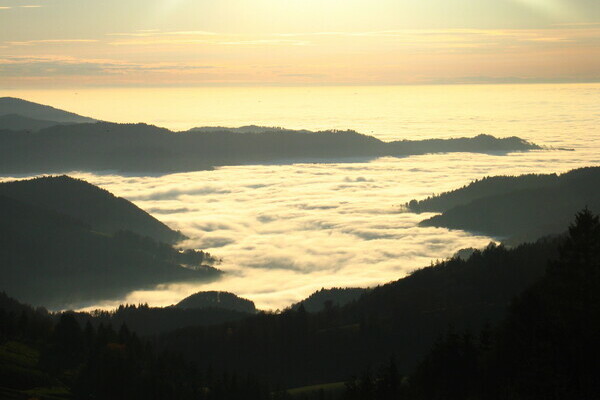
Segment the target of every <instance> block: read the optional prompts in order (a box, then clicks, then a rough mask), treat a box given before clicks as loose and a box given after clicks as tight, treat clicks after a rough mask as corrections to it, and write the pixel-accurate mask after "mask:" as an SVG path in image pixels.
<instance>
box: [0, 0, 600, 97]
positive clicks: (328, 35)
mask: <svg viewBox="0 0 600 400" xmlns="http://www.w3.org/2000/svg"><path fill="white" fill-rule="evenodd" d="M599 80H600V2H598V1H597V0H568V1H567V0H478V1H477V2H475V1H472V0H468V1H467V0H454V1H450V2H449V1H447V0H444V1H442V0H420V1H419V2H417V1H413V0H410V1H408V0H393V1H392V0H371V1H366V0H344V1H342V0H321V1H317V0H256V1H252V2H250V1H242V0H219V1H205V0H120V1H117V0H104V1H95V0H39V1H33V0H32V1H31V2H30V1H25V0H0V89H1V88H5V89H9V88H47V87H52V88H63V87H111V86H195V85H207V84H208V85H215V84H216V85H244V84H252V85H290V84H292V85H293V84H308V85H327V84H349V85H357V84H418V83H504V82H513V83H514V82H589V81H599Z"/></svg>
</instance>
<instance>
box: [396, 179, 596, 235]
mask: <svg viewBox="0 0 600 400" xmlns="http://www.w3.org/2000/svg"><path fill="white" fill-rule="evenodd" d="M598 182H600V167H588V168H580V169H576V170H572V171H570V172H567V173H564V174H561V175H555V174H552V175H523V176H518V177H507V176H499V177H491V178H485V179H482V180H478V181H475V182H473V183H471V184H469V185H467V186H465V187H463V188H460V189H457V190H455V191H451V192H447V193H442V194H441V195H438V196H434V197H430V198H428V199H425V200H421V201H417V200H412V201H411V202H409V203H408V204H407V207H408V209H409V210H411V211H413V212H442V214H441V215H437V216H434V217H431V218H429V219H426V220H425V221H422V222H421V225H423V226H436V227H444V228H450V229H462V230H466V231H470V232H479V233H484V234H487V235H490V236H497V237H502V238H508V239H509V241H510V242H511V243H516V242H520V241H524V240H535V239H537V238H538V237H541V236H544V235H549V234H558V233H561V232H564V231H565V230H566V229H567V227H568V226H569V222H570V221H571V218H572V216H573V215H574V214H575V213H576V212H577V211H578V210H580V209H582V208H583V207H585V206H589V207H591V208H592V209H600V185H598Z"/></svg>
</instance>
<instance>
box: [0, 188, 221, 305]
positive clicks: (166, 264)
mask: <svg viewBox="0 0 600 400" xmlns="http://www.w3.org/2000/svg"><path fill="white" fill-rule="evenodd" d="M151 236H152V237H154V238H155V239H159V240H160V239H164V240H174V239H176V238H178V237H181V235H180V234H178V233H177V232H174V231H172V230H170V229H169V228H168V227H166V226H165V225H163V224H162V223H160V222H159V221H157V220H156V219H154V218H153V217H151V216H150V215H148V214H146V213H145V212H144V211H142V210H140V209H139V208H137V207H136V206H134V205H133V204H131V203H129V202H127V201H126V200H124V199H120V198H116V197H114V196H113V195H111V194H110V193H108V192H106V191H104V190H102V189H99V188H97V187H95V186H93V185H90V184H88V183H86V182H83V181H78V180H75V179H72V178H68V177H47V178H38V179H33V180H29V181H24V182H9V183H3V184H0V290H5V291H7V292H9V293H10V294H11V295H13V296H16V297H18V298H20V299H22V300H24V301H26V302H28V303H32V304H36V305H39V304H43V305H45V306H47V307H50V308H53V309H61V308H67V307H80V306H84V305H89V304H93V303H97V302H99V301H102V300H107V299H118V298H120V297H122V296H124V295H125V294H127V293H128V292H130V291H133V290H136V289H143V288H152V287H154V286H156V285H158V284H162V283H169V282H182V281H186V282H189V281H202V280H210V279H214V278H216V277H218V276H219V274H220V271H219V270H217V269H215V268H213V267H211V266H210V265H212V264H214V263H215V262H216V260H215V259H214V258H213V257H212V256H211V255H209V254H207V253H204V252H201V251H193V250H187V251H185V252H181V251H180V250H178V249H175V248H173V247H172V246H171V245H169V244H165V243H162V242H161V241H159V240H155V239H153V238H152V237H151ZM184 265H185V267H184Z"/></svg>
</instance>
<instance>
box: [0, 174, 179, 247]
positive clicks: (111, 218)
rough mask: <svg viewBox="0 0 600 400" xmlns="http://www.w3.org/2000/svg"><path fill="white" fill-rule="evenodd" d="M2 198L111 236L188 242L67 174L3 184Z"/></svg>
mask: <svg viewBox="0 0 600 400" xmlns="http://www.w3.org/2000/svg"><path fill="white" fill-rule="evenodd" d="M0 195H4V196H7V197H10V198H13V199H16V200H20V201H22V202H26V203H29V204H31V205H34V206H36V207H40V208H45V209H48V210H52V211H56V212H58V213H61V214H64V215H69V216H71V217H73V218H75V219H77V220H80V221H82V222H85V223H86V224H88V225H89V226H90V228H91V229H93V230H94V231H97V232H101V233H106V234H109V235H112V234H115V233H117V232H118V231H121V230H126V231H131V232H135V233H137V234H139V235H143V236H149V237H151V238H153V239H154V240H157V241H161V242H165V243H175V242H177V241H180V240H182V239H184V236H183V235H182V234H181V233H179V232H176V231H174V230H172V229H170V228H169V227H168V226H166V225H165V224H163V223H162V222H160V221H159V220H157V219H156V218H154V217H153V216H151V215H150V214H148V213H147V212H145V211H144V210H142V209H140V208H139V207H137V206H136V205H135V204H133V203H131V202H130V201H128V200H126V199H123V198H121V197H116V196H115V195H113V194H112V193H110V192H108V191H107V190H104V189H101V188H99V187H97V186H94V185H92V184H90V183H88V182H86V181H84V180H81V179H74V178H71V177H69V176H66V175H62V176H44V177H39V178H34V179H29V180H19V181H11V182H4V183H0Z"/></svg>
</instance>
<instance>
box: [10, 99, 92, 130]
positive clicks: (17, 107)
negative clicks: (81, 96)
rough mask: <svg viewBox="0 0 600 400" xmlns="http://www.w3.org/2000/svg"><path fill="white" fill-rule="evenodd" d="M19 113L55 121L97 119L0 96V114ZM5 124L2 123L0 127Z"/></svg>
mask: <svg viewBox="0 0 600 400" xmlns="http://www.w3.org/2000/svg"><path fill="white" fill-rule="evenodd" d="M11 114H13V115H18V116H20V117H22V118H29V119H32V120H42V121H52V122H54V123H79V124H81V123H86V122H96V120H95V119H92V118H88V117H82V116H81V115H77V114H75V113H72V112H68V111H63V110H59V109H57V108H54V107H51V106H47V105H44V104H39V103H34V102H31V101H27V100H23V99H17V98H14V97H0V116H6V115H11ZM2 127H3V126H2V125H0V128H2Z"/></svg>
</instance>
